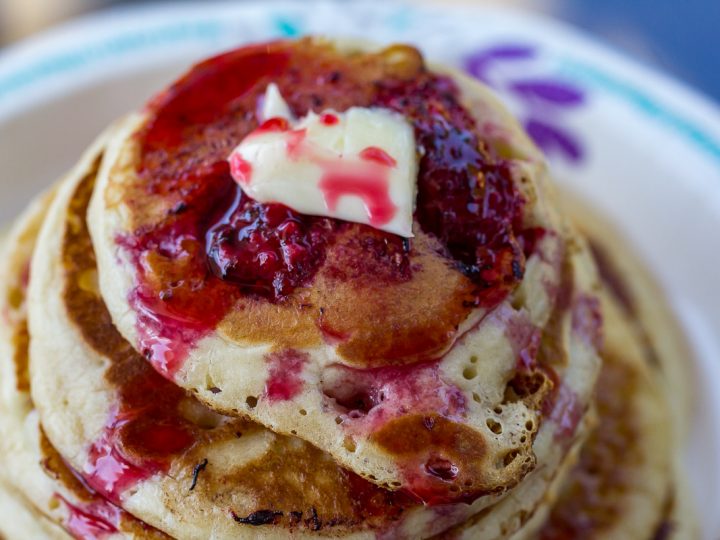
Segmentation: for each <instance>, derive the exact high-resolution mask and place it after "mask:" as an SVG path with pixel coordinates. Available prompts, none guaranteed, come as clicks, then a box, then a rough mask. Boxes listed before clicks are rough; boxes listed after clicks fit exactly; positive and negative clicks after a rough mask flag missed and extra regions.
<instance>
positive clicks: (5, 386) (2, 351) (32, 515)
mask: <svg viewBox="0 0 720 540" xmlns="http://www.w3.org/2000/svg"><path fill="white" fill-rule="evenodd" d="M50 198H51V195H45V196H43V197H40V198H39V199H38V200H37V201H34V202H33V203H31V204H30V205H29V206H28V208H27V209H26V210H25V211H24V212H23V215H22V216H20V217H19V218H18V219H17V222H16V223H15V224H14V225H13V227H12V229H11V230H10V231H9V232H8V233H7V237H4V238H3V239H2V248H1V249H0V253H1V254H2V258H1V259H0V260H1V261H2V268H0V283H1V284H2V296H1V297H0V313H2V317H3V323H2V324H0V355H1V357H0V384H1V385H2V387H1V388H0V390H1V393H0V455H1V456H2V458H3V468H2V470H1V471H0V476H1V478H2V479H1V480H0V534H1V535H2V537H3V538H7V539H8V540H13V539H17V540H20V539H25V538H28V537H31V538H38V539H44V538H52V539H65V538H69V537H68V536H67V535H66V534H65V533H64V532H63V531H62V529H60V528H59V527H56V526H54V525H52V524H51V523H50V522H49V521H48V520H47V519H45V518H44V517H43V516H42V514H41V513H40V512H39V511H38V510H37V509H36V508H34V506H33V505H32V504H31V503H30V502H29V501H28V500H27V498H26V497H25V496H24V495H23V494H22V493H21V492H20V491H19V490H18V489H16V488H15V487H13V486H12V485H10V483H9V482H10V481H11V480H15V481H18V482H20V481H21V482H23V483H25V484H26V485H28V486H32V484H34V483H37V482H39V483H43V482H44V481H46V478H45V477H44V475H42V473H41V470H40V467H39V466H38V462H37V461H35V462H29V460H28V459H27V458H28V457H30V456H29V453H27V452H24V451H23V448H22V446H23V443H24V441H21V442H20V444H17V440H18V438H20V437H22V436H23V435H24V431H25V430H24V426H23V424H22V421H18V422H15V421H14V420H16V416H15V412H16V410H18V409H19V410H23V409H24V408H25V403H24V402H25V400H24V399H23V398H25V397H26V394H25V392H26V390H27V373H26V371H27V370H26V369H24V368H25V366H26V364H22V363H21V365H18V364H17V361H18V360H19V358H18V357H19V356H20V355H16V354H13V353H14V349H15V348H16V347H18V346H19V347H22V346H23V344H26V343H27V339H26V336H27V329H26V325H25V324H24V323H25V317H24V304H25V302H24V296H25V293H24V289H25V287H24V286H25V284H26V280H27V268H28V265H29V262H30V261H29V258H30V253H31V251H32V245H33V244H34V235H35V234H37V229H38V228H39V225H40V220H41V217H42V212H43V211H44V210H45V209H46V208H47V205H48V204H49V200H50ZM16 366H17V367H16ZM32 468H34V469H36V470H37V472H38V473H40V474H33V472H34V471H32V470H28V469H32ZM28 472H29V473H30V474H29V476H30V478H28ZM41 489H42V488H41ZM29 491H30V492H33V491H36V489H33V488H29Z"/></svg>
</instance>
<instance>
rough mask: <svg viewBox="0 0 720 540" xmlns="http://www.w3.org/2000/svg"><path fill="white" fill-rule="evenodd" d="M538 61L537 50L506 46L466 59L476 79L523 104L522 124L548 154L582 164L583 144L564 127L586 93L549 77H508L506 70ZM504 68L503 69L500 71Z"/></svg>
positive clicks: (481, 51) (570, 84)
mask: <svg viewBox="0 0 720 540" xmlns="http://www.w3.org/2000/svg"><path fill="white" fill-rule="evenodd" d="M536 58H537V49H536V48H535V47H532V46H529V45H523V44H503V45H496V46H493V47H487V48H483V49H480V50H477V51H475V52H473V53H472V54H470V55H469V56H468V57H466V58H465V61H464V68H465V70H466V71H467V72H468V73H469V74H470V75H472V76H474V77H476V78H477V79H479V80H481V81H483V82H484V83H485V84H487V85H488V86H491V87H493V88H495V89H496V90H498V91H499V92H500V93H502V94H505V95H506V96H508V97H510V98H511V99H513V100H515V101H517V102H519V103H520V104H521V107H522V110H521V112H520V117H521V121H522V123H523V124H524V126H525V129H526V131H527V132H528V135H530V137H532V139H533V140H534V141H535V143H536V144H537V145H538V146H539V147H540V148H542V149H543V150H544V151H545V152H546V153H547V154H548V155H556V156H559V157H562V158H564V159H566V160H568V161H570V162H572V163H578V162H580V161H582V159H583V156H584V148H583V145H582V142H581V141H580V139H579V138H578V137H577V135H576V134H575V133H573V132H572V131H571V130H570V129H569V128H567V127H566V126H564V125H563V124H562V115H563V114H565V113H566V112H567V111H569V110H572V109H575V108H577V107H579V106H581V105H583V104H584V103H585V93H584V92H583V90H582V89H581V88H579V87H577V86H575V85H574V84H572V83H570V82H568V81H564V80H558V79H556V78H553V77H549V76H535V75H527V76H514V75H513V76H509V77H508V76H507V75H503V74H502V68H503V66H505V65H508V64H516V63H518V62H520V61H526V62H527V61H532V60H534V59H536ZM498 68H501V69H498Z"/></svg>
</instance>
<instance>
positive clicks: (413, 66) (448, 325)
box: [89, 40, 592, 503]
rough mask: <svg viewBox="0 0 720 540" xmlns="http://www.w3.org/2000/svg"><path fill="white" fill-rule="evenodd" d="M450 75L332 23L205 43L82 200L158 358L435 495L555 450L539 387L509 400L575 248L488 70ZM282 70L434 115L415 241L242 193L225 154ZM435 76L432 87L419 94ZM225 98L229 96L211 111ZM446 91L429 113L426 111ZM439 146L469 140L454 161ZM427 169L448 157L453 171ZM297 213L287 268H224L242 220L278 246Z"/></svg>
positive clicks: (295, 80) (100, 253) (254, 415)
mask: <svg viewBox="0 0 720 540" xmlns="http://www.w3.org/2000/svg"><path fill="white" fill-rule="evenodd" d="M241 68H242V69H241ZM437 73H438V74H434V72H427V71H426V68H425V67H424V65H423V62H422V59H421V58H420V56H419V54H418V53H417V51H415V50H414V49H411V48H409V47H405V46H394V47H391V48H389V49H386V50H384V51H379V52H367V51H365V52H363V51H360V50H357V49H352V47H345V48H344V49H343V51H342V53H340V52H338V50H336V49H335V48H334V46H333V45H332V44H330V43H327V42H323V41H317V40H316V41H312V40H304V41H301V42H299V43H298V44H295V45H293V44H292V43H289V42H278V43H274V44H271V45H267V46H265V45H262V46H256V47H248V48H246V49H242V50H239V51H234V52H230V53H227V54H226V55H223V56H221V57H218V58H216V59H211V60H209V61H206V62H204V63H202V64H200V65H199V66H197V67H195V68H194V69H193V70H191V71H190V72H189V74H188V75H186V76H184V77H183V78H182V79H180V81H179V82H177V83H176V84H175V85H174V86H172V87H171V88H170V89H168V90H167V91H166V92H164V93H162V94H160V95H159V96H158V97H157V98H156V99H155V100H154V101H153V102H152V103H151V104H150V105H149V107H148V108H147V109H146V110H145V111H144V112H142V113H138V114H136V115H135V116H133V117H131V118H130V120H128V122H127V123H126V124H125V125H124V126H123V127H122V128H121V130H120V132H119V134H118V135H117V136H116V137H115V138H114V139H113V141H112V142H111V144H110V145H109V148H108V152H107V156H106V159H105V160H104V163H103V166H102V168H101V170H100V173H99V178H98V186H97V189H96V190H95V195H94V197H93V201H92V204H91V208H90V212H89V216H90V217H89V227H90V232H91V235H92V237H93V245H94V248H95V251H96V254H97V257H98V268H99V281H100V289H101V292H102V296H103V298H104V300H105V302H106V304H107V306H108V309H109V311H110V313H111V315H112V318H113V322H114V323H115V325H116V326H117V328H118V330H119V332H120V333H121V334H122V335H123V336H124V337H125V338H126V339H127V340H128V341H129V342H130V343H131V345H132V346H133V347H134V348H135V349H136V350H138V351H139V352H140V353H141V354H143V355H144V356H145V357H146V358H147V359H148V360H149V361H150V363H152V364H153V365H154V367H155V368H156V369H157V370H158V371H160V372H161V373H162V374H164V375H165V376H166V377H168V378H170V379H171V380H172V381H173V382H175V383H176V384H178V385H179V386H181V387H183V388H186V389H188V390H190V391H192V392H193V393H195V394H196V395H197V397H198V398H199V399H200V400H201V401H203V402H205V403H207V404H208V405H209V406H210V407H211V408H212V409H214V410H217V411H221V412H223V413H225V414H228V415H232V416H245V417H248V418H251V419H253V420H255V421H259V422H261V423H263V424H264V425H266V426H268V427H269V428H270V429H272V430H273V431H276V432H278V433H286V434H293V435H297V436H298V437H301V438H303V439H306V440H308V441H310V442H311V443H313V444H315V445H316V446H318V447H319V448H322V449H323V450H325V451H327V452H329V453H330V454H331V455H332V456H333V458H334V459H336V460H337V461H338V462H339V463H340V464H342V465H344V466H346V467H348V468H349V469H351V470H353V471H354V472H356V473H358V474H360V475H362V476H363V477H365V478H367V479H369V480H371V481H372V482H375V483H377V484H379V485H382V486H386V487H388V488H390V489H398V488H403V489H405V490H408V491H410V492H412V493H414V494H415V495H416V496H418V497H420V498H421V499H422V500H424V501H426V502H431V503H442V502H450V501H456V500H472V499H474V498H476V497H478V496H481V495H489V494H493V493H500V492H503V491H506V490H507V489H509V488H510V487H512V486H513V485H515V484H517V482H519V481H520V480H521V479H522V478H523V477H524V476H525V475H526V474H527V473H528V472H529V471H530V470H531V469H532V468H533V466H534V463H535V461H536V460H539V459H541V458H539V457H537V456H535V455H534V453H533V450H532V443H533V440H534V438H535V434H536V431H537V428H538V426H539V425H540V423H541V422H540V420H541V417H542V411H541V410H540V406H539V403H540V402H541V401H542V399H541V396H540V395H535V396H533V397H532V398H528V399H519V400H517V401H515V402H513V403H511V404H505V405H504V406H502V412H501V413H495V412H494V410H495V409H496V407H498V406H500V405H502V404H503V401H504V400H505V394H506V390H507V386H508V382H509V381H510V380H511V379H512V378H513V376H514V375H515V373H516V371H517V367H518V360H519V359H520V358H521V357H522V356H523V355H522V354H521V353H522V352H523V350H524V349H525V345H526V343H523V342H522V340H524V339H530V338H531V337H532V336H535V335H537V334H539V333H542V330H543V328H544V327H545V325H546V324H547V323H548V320H549V317H550V314H551V312H552V310H553V305H554V303H555V300H556V295H557V291H558V290H559V288H560V285H559V280H560V273H561V268H560V266H561V261H562V260H563V249H564V247H563V241H562V237H563V234H564V232H563V230H562V225H561V221H560V220H559V218H558V217H557V215H556V212H555V209H554V208H553V203H552V197H551V195H550V194H549V193H548V192H549V191H550V187H549V186H548V183H549V182H548V178H547V170H546V168H545V165H544V162H543V159H542V156H541V155H540V154H539V152H538V151H537V150H536V149H535V148H534V147H533V146H532V144H531V143H530V142H529V141H528V139H527V137H526V136H525V135H524V134H523V133H522V130H521V129H520V128H519V126H518V125H517V124H516V123H515V122H514V121H513V120H512V119H510V117H509V115H507V113H505V112H504V111H503V110H502V107H501V106H500V105H499V104H498V103H497V101H495V100H494V98H492V97H491V96H490V95H489V94H488V92H487V91H486V90H485V89H484V88H483V87H482V86H481V85H480V84H479V83H477V82H474V81H471V80H469V79H467V78H465V77H464V76H462V75H459V74H455V73H452V74H450V73H448V72H446V71H443V70H441V68H438V71H437ZM250 74H253V75H254V76H255V78H254V79H253V78H250ZM309 81H311V82H309ZM408 81H414V82H413V83H410V82H408ZM418 81H420V82H418ZM423 81H424V82H423ZM270 82H275V83H277V84H278V86H279V87H280V89H281V91H282V94H283V96H285V98H286V99H287V100H288V103H289V104H290V105H291V107H292V108H293V109H294V111H295V113H296V114H302V113H304V112H306V111H307V110H308V109H314V110H317V111H320V110H322V109H324V108H334V109H337V110H343V109H345V108H347V107H349V106H352V105H360V106H362V105H368V104H375V105H384V106H387V107H391V108H395V109H396V110H401V111H405V112H406V113H407V114H409V115H410V116H411V117H413V118H416V119H419V120H416V124H415V127H416V136H417V137H418V144H419V151H420V152H421V153H422V152H424V155H425V156H426V158H427V160H428V161H427V162H421V163H425V165H423V166H421V175H422V174H425V175H426V176H425V177H424V178H426V180H427V179H428V178H429V180H427V181H426V182H425V184H423V185H424V186H425V187H423V185H421V189H420V196H419V198H418V212H417V215H418V216H421V217H420V218H419V219H420V222H416V223H415V227H414V233H415V238H414V239H413V240H412V241H411V242H410V244H409V245H408V244H407V243H405V242H403V241H402V240H401V239H400V238H399V237H394V236H392V235H386V234H383V233H380V232H378V231H376V230H373V229H370V228H369V227H367V226H363V225H357V224H347V223H337V222H331V221H328V220H325V219H322V218H310V217H307V216H297V215H291V214H288V213H287V212H286V211H285V210H282V209H280V210H278V209H277V208H268V207H258V206H257V205H254V204H253V203H252V201H248V200H246V199H242V198H238V197H240V192H239V189H238V188H237V186H236V185H235V183H234V182H233V181H232V179H231V178H230V176H229V173H228V169H227V164H226V162H225V159H226V157H227V155H228V154H229V152H230V150H231V149H232V148H234V146H235V145H237V143H238V142H239V141H240V140H241V139H242V137H243V136H244V135H245V134H246V133H247V132H248V131H249V130H250V129H252V128H253V127H255V125H256V120H255V116H254V115H255V110H256V106H257V97H258V96H259V95H260V94H261V93H263V92H264V91H265V88H266V86H267V84H269V83H270ZM375 82H379V84H377V85H376V84H374V83H375ZM421 84H424V85H425V87H422V86H418V85H421ZM208 88H213V89H214V90H213V93H211V94H208V93H207V89H208ZM378 88H379V89H380V90H378ZM423 88H425V89H426V90H427V89H428V88H429V90H427V92H428V95H429V96H430V97H429V98H428V99H424V98H418V97H417V96H418V95H422V92H424V91H426V90H423ZM238 96H239V97H238ZM212 100H219V101H221V102H223V103H224V104H225V106H223V107H220V108H219V109H218V110H215V109H212V108H208V107H207V104H208V103H212ZM460 104H462V105H460ZM436 109H437V110H439V111H441V112H440V113H438V114H440V116H438V117H436V118H435V119H434V121H435V123H434V124H432V122H430V123H429V124H428V125H426V124H424V122H425V120H427V114H429V113H428V110H431V111H432V110H436ZM442 115H445V116H442ZM448 119H451V120H448ZM453 123H455V124H457V125H458V126H460V129H457V130H455V128H454V127H453ZM465 128H467V129H465ZM468 134H470V135H469V137H470V139H467V138H466V135H468ZM473 137H476V138H477V139H473ZM468 140H469V142H468ZM438 141H439V142H438ZM448 141H449V142H448ZM436 142H437V145H436V147H433V145H435V143H436ZM446 143H447V144H448V145H449V146H447V147H443V146H442V144H446ZM450 147H452V148H453V149H452V150H451V149H450ZM443 149H444V150H443ZM443 151H447V152H449V153H450V154H452V155H454V156H455V157H451V158H449V159H450V164H449V165H448V164H447V163H446V164H445V165H444V166H445V167H446V169H443V170H440V169H439V168H440V166H441V165H442V163H441V161H442V160H443V159H446V158H447V156H445V155H444V154H443ZM453 152H454V153H453ZM450 154H448V155H450ZM427 156H430V157H427ZM458 156H460V157H458ZM432 160H436V161H432ZM458 160H459V161H461V162H463V163H464V165H466V166H469V165H468V163H471V164H472V167H471V169H468V170H472V171H473V174H475V177H476V181H477V182H478V186H484V191H483V193H484V195H485V197H486V198H485V199H484V200H480V199H479V202H482V201H484V202H483V205H485V206H484V208H485V210H482V211H481V210H480V209H479V207H480V206H481V205H476V206H475V207H472V209H468V210H467V211H468V212H470V211H472V212H475V211H477V212H486V214H484V215H485V218H484V219H485V221H483V222H482V223H483V224H484V225H483V224H480V221H478V219H477V218H473V216H465V215H464V212H466V210H464V209H463V208H464V206H463V207H461V206H458V207H457V208H453V209H452V211H453V212H456V213H459V215H458V216H457V217H456V218H455V219H449V218H447V215H448V214H447V210H448V209H447V208H443V207H436V205H435V203H434V202H433V201H435V200H442V199H443V198H442V197H441V196H440V195H441V194H442V196H443V197H447V199H448V200H454V201H455V202H457V201H458V200H464V199H462V198H463V197H465V198H466V199H467V197H468V193H467V189H466V187H463V186H467V183H468V179H467V175H466V174H465V172H464V171H463V172H458V171H457V170H455V169H453V167H455V165H453V164H452V163H456V162H457V161H458ZM436 165H437V167H436ZM422 171H425V172H424V173H422ZM433 175H439V176H438V177H441V178H445V176H443V175H450V176H452V175H455V176H452V178H454V179H455V180H454V181H455V184H453V182H449V183H446V184H442V183H440V184H437V183H434V182H435V181H434V180H433V178H435V176H433ZM438 185H442V186H444V187H443V189H441V190H439V191H437V192H435V191H433V189H437V186H438ZM453 185H454V186H455V187H453V188H452V189H456V192H457V198H456V199H453V193H456V192H452V191H451V190H450V187H452V186H453ZM448 186H450V187H448ZM445 188H447V189H445ZM448 190H450V191H448ZM520 201H523V202H522V203H521V202H520ZM463 204H464V203H463ZM283 219H285V220H286V221H288V220H289V221H292V222H297V223H300V224H301V225H300V228H301V230H302V231H305V233H307V236H306V237H302V238H301V239H300V240H298V239H297V237H294V236H291V239H294V240H293V241H295V240H298V242H300V244H292V242H290V241H288V242H289V243H290V244H292V245H291V246H290V247H289V248H287V249H290V251H292V253H293V255H292V257H297V258H295V259H288V260H291V261H292V262H291V263H288V264H292V265H294V266H293V270H292V272H285V273H283V272H282V271H278V272H275V273H272V274H271V275H270V277H272V278H273V279H272V280H271V281H270V280H269V279H268V276H266V275H264V274H262V272H260V271H257V272H256V270H257V269H256V268H253V267H252V265H250V266H248V265H247V264H245V263H242V262H237V261H235V263H233V264H235V266H233V265H232V264H231V265H230V266H229V267H228V266H223V268H225V270H226V271H227V274H223V275H225V277H226V278H228V279H225V280H222V279H220V278H218V277H217V276H216V274H215V273H213V272H212V271H211V270H212V268H215V271H217V268H218V265H220V264H221V263H222V264H225V263H226V262H227V260H225V259H219V258H218V257H219V255H217V254H218V253H220V251H218V250H221V249H226V247H227V243H228V242H230V243H232V242H235V241H236V240H232V241H231V240H228V236H227V235H228V234H230V235H232V234H236V233H232V229H233V227H236V228H237V227H240V226H241V225H243V226H244V225H247V224H248V223H250V222H252V221H253V220H255V221H254V223H255V225H253V227H255V226H258V227H260V228H261V229H262V227H265V225H267V227H266V228H265V229H262V230H263V231H264V232H261V233H259V236H257V235H256V237H253V238H255V240H252V242H259V243H262V242H266V244H263V245H267V246H271V247H272V246H274V245H275V244H273V242H278V241H279V240H278V238H279V237H278V236H273V235H276V234H280V233H278V232H277V231H278V230H279V229H278V228H277V227H276V225H277V223H276V222H278V220H283ZM443 220H445V221H443ZM213 223H214V225H213ZM459 223H465V224H467V223H471V224H472V226H473V227H478V228H479V229H482V228H483V227H485V226H487V230H486V231H485V232H484V233H483V234H484V235H485V236H483V238H484V242H485V243H483V247H482V248H481V249H475V247H476V246H473V247H472V249H471V250H470V252H468V249H467V246H466V245H465V244H462V242H458V240H457V239H458V238H462V235H463V234H465V235H467V234H470V235H471V236H472V235H474V234H477V232H478V231H475V229H473V230H471V231H469V232H468V230H466V229H463V228H462V227H460V226H458V224H459ZM258 224H259V225H258ZM268 224H269V225H268ZM469 226H470V225H468V227H469ZM208 229H209V232H208ZM425 229H427V230H429V231H431V233H428V232H424V231H425ZM228 230H230V231H231V232H230V233H228V232H227V231H228ZM283 230H285V229H283ZM328 231H330V232H328ZM473 231H474V232H473ZM236 232H237V231H236ZM305 233H302V234H305ZM248 234H249V233H248ZM283 234H284V233H283ZM292 234H295V233H292ZM298 234H299V233H298ZM263 235H264V236H263ZM238 238H239V237H238ZM248 238H249V237H248ZM206 239H207V242H208V246H209V247H208V249H209V253H210V255H208V256H206V245H205V243H206ZM301 240H302V241H301ZM247 241H248V242H250V241H251V240H247ZM237 242H241V244H242V242H245V240H242V241H241V240H237ZM303 242H305V244H303ZM301 244H302V245H301ZM258 245H259V244H258ZM283 245H285V244H283ZM297 245H301V247H302V249H299V250H298V249H296V248H295V247H292V246H297ZM218 246H220V247H218ZM246 247H247V246H246ZM408 247H409V250H408ZM306 248H307V249H306ZM227 249H229V248H227ZM283 249H285V248H283ZM303 249H305V251H303ZM213 250H215V251H213ZM230 251H232V250H230ZM281 251H282V250H281ZM245 252H246V250H245V251H243V249H242V246H241V249H239V253H240V254H239V255H238V254H237V253H236V255H237V256H238V257H242V256H243V253H245ZM525 252H527V257H526V254H525ZM222 253H225V254H226V253H227V251H223V252H222ZM278 253H280V251H278V252H277V253H276V256H277V257H285V255H284V254H280V255H278ZM282 253H285V252H284V251H283V252H282ZM298 253H299V255H298ZM308 253H309V254H311V255H312V254H316V255H317V257H315V256H314V255H313V256H309V255H308V256H307V257H306V255H307V254H308ZM231 255H232V253H231ZM223 256H225V255H223ZM232 256H234V255H232ZM208 257H209V258H208ZM213 257H215V258H213ZM277 257H276V258H277ZM287 257H290V255H288V256H287ZM270 258H271V259H272V257H270ZM238 260H240V259H238ZM263 260H268V259H263ZM283 260H285V259H283ZM472 261H475V263H473V262H472ZM478 261H479V262H480V263H481V264H480V265H478V264H479V263H478ZM231 262H232V261H231ZM243 265H244V266H243ZM481 267H482V268H481ZM281 270H282V269H281ZM253 272H255V273H253ZM273 276H274V277H273ZM238 281H239V282H240V283H241V284H240V285H239V284H238ZM525 356H527V355H525ZM538 376H540V377H542V373H539V374H538ZM589 382H590V384H589V386H592V384H591V383H592V381H589ZM550 386H551V384H547V385H544V386H543V385H540V386H539V388H541V389H543V388H544V390H541V392H547V391H548V389H549V388H550ZM586 397H587V396H581V400H583V399H586ZM492 422H499V423H501V424H502V425H503V431H502V433H501V434H497V433H493V432H492V431H491V430H489V428H488V424H491V423H492ZM428 426H430V427H428ZM527 426H532V428H530V429H528V427H527ZM510 457H512V459H510Z"/></svg>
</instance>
